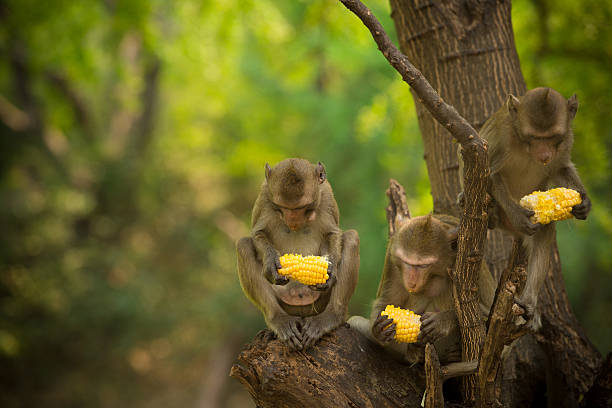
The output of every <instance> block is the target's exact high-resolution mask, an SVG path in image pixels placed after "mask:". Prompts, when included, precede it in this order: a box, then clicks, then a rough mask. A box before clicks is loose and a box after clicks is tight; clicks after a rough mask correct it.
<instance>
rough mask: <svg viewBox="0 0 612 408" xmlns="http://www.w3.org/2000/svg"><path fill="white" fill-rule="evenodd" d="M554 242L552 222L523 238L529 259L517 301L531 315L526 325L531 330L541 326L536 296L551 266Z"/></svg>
mask: <svg viewBox="0 0 612 408" xmlns="http://www.w3.org/2000/svg"><path fill="white" fill-rule="evenodd" d="M554 243H555V227H554V223H551V224H547V225H542V226H541V227H540V229H539V230H538V231H537V232H536V233H535V234H534V235H533V237H528V238H526V239H525V245H526V247H527V251H528V252H527V253H528V254H529V261H528V264H527V281H526V282H525V289H524V290H523V293H522V294H521V296H520V298H519V303H520V304H521V306H524V307H525V308H526V310H527V314H528V316H531V318H530V319H529V321H528V322H527V326H528V327H530V328H531V329H532V330H533V331H537V330H538V329H539V328H540V327H541V326H542V322H541V318H540V312H539V311H538V309H537V303H538V296H539V294H540V289H542V286H543V285H544V280H545V279H546V275H547V274H548V271H549V270H550V267H551V262H550V258H551V256H552V249H553V246H554Z"/></svg>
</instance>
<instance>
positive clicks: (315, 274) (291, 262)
mask: <svg viewBox="0 0 612 408" xmlns="http://www.w3.org/2000/svg"><path fill="white" fill-rule="evenodd" d="M279 259H280V263H281V266H282V268H281V269H279V270H278V273H279V274H281V275H285V276H289V277H290V278H291V279H294V280H296V281H298V282H300V283H303V284H304V285H316V284H319V283H325V282H327V280H328V279H329V275H328V273H327V268H328V266H329V262H328V260H327V257H324V256H315V255H312V256H302V255H300V254H285V255H283V256H281V257H280V258H279Z"/></svg>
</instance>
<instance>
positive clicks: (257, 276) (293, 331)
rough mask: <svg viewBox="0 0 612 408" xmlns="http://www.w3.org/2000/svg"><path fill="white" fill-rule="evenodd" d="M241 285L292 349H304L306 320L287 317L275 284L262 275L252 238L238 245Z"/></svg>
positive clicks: (270, 325)
mask: <svg viewBox="0 0 612 408" xmlns="http://www.w3.org/2000/svg"><path fill="white" fill-rule="evenodd" d="M236 252H237V255H238V277H239V279H240V286H242V290H243V291H244V293H245V294H246V296H247V297H248V298H249V300H250V301H251V302H253V304H255V306H257V308H258V309H259V310H260V311H261V312H262V314H263V315H264V318H265V320H266V324H267V325H268V327H269V328H270V329H271V330H272V331H274V333H276V335H277V336H278V338H279V339H281V340H282V341H283V342H285V343H287V345H288V346H289V347H291V348H293V349H297V350H301V349H302V326H303V323H304V322H303V319H302V318H301V317H299V316H291V315H288V314H287V313H286V312H285V311H284V310H283V309H282V308H281V307H280V305H279V304H278V301H277V299H276V294H275V293H274V290H273V289H272V285H270V283H269V282H268V281H267V280H266V279H265V278H264V276H263V266H262V264H261V262H260V261H259V260H258V259H257V253H256V250H255V245H254V243H253V239H252V238H250V237H244V238H241V239H240V240H239V241H238V242H237V244H236Z"/></svg>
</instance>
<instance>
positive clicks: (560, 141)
mask: <svg viewBox="0 0 612 408" xmlns="http://www.w3.org/2000/svg"><path fill="white" fill-rule="evenodd" d="M561 143H563V140H559V141H557V142H555V148H557V147H559V146H561Z"/></svg>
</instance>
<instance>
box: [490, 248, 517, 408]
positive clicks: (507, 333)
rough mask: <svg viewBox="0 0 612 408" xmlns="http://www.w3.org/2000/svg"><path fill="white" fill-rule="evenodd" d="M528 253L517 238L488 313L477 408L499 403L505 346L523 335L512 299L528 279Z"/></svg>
mask: <svg viewBox="0 0 612 408" xmlns="http://www.w3.org/2000/svg"><path fill="white" fill-rule="evenodd" d="M526 268H527V254H526V251H525V249H524V248H523V242H522V240H521V239H516V240H515V241H514V245H513V247H512V254H511V256H510V260H509V262H508V267H507V268H506V269H505V270H504V272H503V273H502V276H501V278H500V283H499V285H498V287H497V291H496V293H495V300H494V301H493V306H492V307H491V313H490V314H489V323H488V331H487V337H486V339H485V343H484V345H483V348H482V354H481V357H480V365H479V367H478V379H479V383H480V385H479V387H480V401H479V406H480V407H483V408H484V407H494V406H495V401H497V400H499V397H500V391H501V390H500V387H499V383H498V381H497V373H498V371H499V367H500V363H501V353H502V351H503V349H504V346H505V345H507V344H510V343H511V342H512V341H513V340H515V338H517V337H515V335H516V334H518V333H520V335H523V334H526V331H524V330H517V329H515V326H514V317H515V313H513V311H514V310H515V308H514V306H515V303H514V297H515V295H518V294H520V293H521V292H522V290H523V287H524V286H525V280H526V278H527V271H526Z"/></svg>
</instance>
